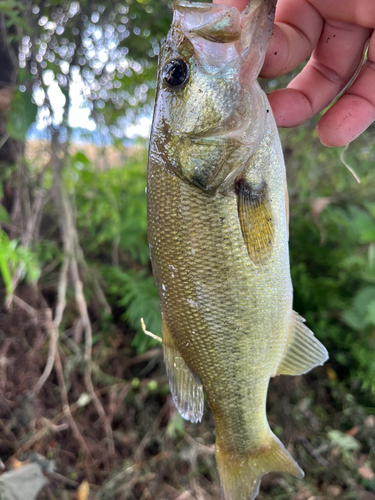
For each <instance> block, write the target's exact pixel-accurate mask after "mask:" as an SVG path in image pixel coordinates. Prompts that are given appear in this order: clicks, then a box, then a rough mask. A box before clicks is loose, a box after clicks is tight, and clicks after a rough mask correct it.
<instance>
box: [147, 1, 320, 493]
mask: <svg viewBox="0 0 375 500" xmlns="http://www.w3.org/2000/svg"><path fill="white" fill-rule="evenodd" d="M275 8H276V0H251V1H250V3H249V4H248V6H247V7H246V8H245V9H244V10H243V11H242V12H239V11H238V10H237V9H236V8H234V7H229V6H224V5H213V4H207V3H198V2H190V1H187V0H177V1H175V3H174V8H173V21H172V24H171V28H170V30H169V32H168V34H167V36H166V38H165V39H164V40H163V42H162V44H161V49H160V54H159V61H158V75H157V85H156V100H155V107H154V116H153V123H152V129H151V137H150V144H149V159H148V180H147V217H148V238H149V248H150V258H151V262H152V267H153V273H154V277H155V281H156V284H157V287H158V291H159V296H160V302H161V316H162V338H163V351H164V361H165V365H166V371H167V375H168V379H169V385H170V389H171V393H172V397H173V401H174V403H175V405H176V407H177V409H178V410H179V412H180V413H181V415H182V416H183V417H184V418H185V419H187V420H189V421H191V422H194V423H196V422H199V421H200V420H201V419H202V415H203V410H204V394H205V395H206V398H207V401H208V405H209V408H210V410H211V412H212V415H213V418H214V423H215V429H216V461H217V466H218V471H219V476H220V484H221V491H222V496H223V498H224V499H225V500H252V499H254V498H255V497H256V496H257V494H258V491H259V486H260V479H261V477H262V476H263V475H264V474H266V473H268V472H271V471H273V472H287V473H290V474H292V475H294V476H296V477H297V478H302V477H303V471H302V469H301V468H300V467H299V465H298V464H297V463H296V462H295V461H294V459H293V458H292V457H291V455H290V454H289V452H288V451H287V450H286V448H285V447H284V445H283V444H282V443H281V441H280V440H279V439H278V438H277V437H276V436H275V435H274V434H273V432H272V430H271V428H270V426H269V424H268V421H267V415H266V397H267V391H268V385H269V381H270V379H271V377H274V376H276V375H300V374H303V373H306V372H308V371H309V370H310V369H312V368H313V367H315V366H318V365H322V364H323V363H324V362H325V361H326V360H327V358H328V354H327V350H326V349H325V347H324V346H323V345H322V344H321V343H320V342H319V340H318V339H317V338H316V337H315V336H314V334H313V333H312V332H311V330H310V329H309V328H308V327H307V326H306V325H305V321H304V319H303V318H302V317H301V316H299V314H297V313H296V312H294V311H293V307H292V302H293V289H292V283H291V276H290V267H289V253H288V252H289V250H288V224H289V222H288V191H287V183H286V172H285V164H284V159H283V153H282V148H281V145H280V139H279V134H278V131H277V127H276V124H275V120H274V117H273V115H272V110H271V107H270V105H269V103H268V100H267V97H266V95H265V93H264V92H263V91H262V90H261V88H260V86H259V84H258V82H257V77H258V75H259V72H260V70H261V67H262V65H263V61H264V58H265V54H266V50H267V46H268V42H269V39H270V36H271V32H272V28H273V22H274V15H275Z"/></svg>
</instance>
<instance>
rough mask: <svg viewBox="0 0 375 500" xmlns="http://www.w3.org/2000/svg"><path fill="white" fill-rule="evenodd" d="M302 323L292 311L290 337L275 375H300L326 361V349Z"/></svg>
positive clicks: (300, 318)
mask: <svg viewBox="0 0 375 500" xmlns="http://www.w3.org/2000/svg"><path fill="white" fill-rule="evenodd" d="M304 321H305V320H304V319H303V318H302V317H301V316H300V315H299V314H297V313H296V312H294V311H293V317H292V325H291V328H292V331H291V336H290V339H289V343H288V345H287V348H286V351H285V353H284V356H283V357H282V359H281V362H280V364H279V366H278V368H277V372H276V374H277V375H302V374H303V373H306V372H308V371H310V370H311V369H312V368H314V367H315V366H319V365H322V364H324V363H325V362H326V361H327V359H328V352H327V349H326V348H325V347H324V345H323V344H322V343H321V342H319V340H318V339H317V338H316V337H314V334H313V332H312V331H311V330H310V329H309V328H307V326H306V325H305V324H304Z"/></svg>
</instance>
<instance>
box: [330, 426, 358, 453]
mask: <svg viewBox="0 0 375 500" xmlns="http://www.w3.org/2000/svg"><path fill="white" fill-rule="evenodd" d="M328 437H329V439H330V440H331V442H332V445H333V446H337V447H338V448H339V449H340V451H341V452H344V453H345V452H352V451H356V450H358V449H359V448H360V447H361V445H360V443H359V442H358V441H357V440H356V439H355V438H354V437H353V436H350V435H348V434H344V433H343V432H341V431H336V430H332V431H329V432H328Z"/></svg>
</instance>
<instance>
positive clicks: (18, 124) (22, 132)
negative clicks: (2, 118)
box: [7, 90, 38, 141]
mask: <svg viewBox="0 0 375 500" xmlns="http://www.w3.org/2000/svg"><path fill="white" fill-rule="evenodd" d="M37 112H38V106H37V105H36V104H35V103H33V102H32V100H31V94H30V93H29V92H21V91H19V90H18V91H16V92H15V93H14V96H13V101H12V109H11V110H10V111H9V113H8V123H7V130H8V133H9V135H10V136H11V137H12V138H13V139H16V140H17V141H25V140H26V134H27V131H28V130H29V128H30V126H31V125H32V124H33V123H34V122H35V120H36V115H37Z"/></svg>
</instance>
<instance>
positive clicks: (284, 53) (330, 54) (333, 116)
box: [214, 0, 375, 147]
mask: <svg viewBox="0 0 375 500" xmlns="http://www.w3.org/2000/svg"><path fill="white" fill-rule="evenodd" d="M214 3H225V4H226V5H231V6H235V7H237V8H238V9H239V10H240V11H242V10H243V9H244V8H245V7H246V5H247V3H248V2H247V0H214ZM374 29H375V1H374V0H278V3H277V8H276V19H275V26H274V30H273V34H272V37H271V41H270V45H269V48H268V52H267V55H266V59H265V62H264V66H263V69H262V72H261V74H260V76H261V77H263V78H275V77H277V76H280V75H283V74H285V73H287V72H289V71H291V70H293V69H294V68H295V67H297V66H298V65H299V64H300V63H302V62H303V61H304V60H305V59H306V58H307V57H309V56H310V54H311V58H310V60H309V62H308V63H307V65H306V66H305V67H304V69H303V70H302V71H301V73H299V74H298V75H297V76H296V77H295V78H294V79H293V80H292V81H291V82H290V83H289V85H288V87H287V88H286V89H282V90H277V91H275V92H272V93H271V94H269V96H268V98H269V101H270V103H271V106H272V110H273V113H274V116H275V119H276V123H277V125H278V126H279V127H294V126H296V125H301V124H302V123H304V122H306V121H307V120H309V119H310V118H311V117H312V116H314V115H315V114H317V113H319V112H320V111H322V110H323V109H324V108H325V107H326V106H328V104H330V103H331V102H332V101H333V100H334V99H335V97H336V96H337V95H338V94H339V93H340V92H341V91H342V89H343V88H344V87H345V86H346V84H347V83H348V82H349V81H350V79H351V78H352V76H353V75H354V73H355V71H356V69H357V68H358V65H359V64H360V62H361V59H362V55H363V51H364V47H365V45H366V42H367V40H368V39H369V38H370V37H371V39H370V43H369V49H368V55H367V61H366V62H365V64H364V65H363V67H362V69H361V71H360V73H359V75H358V76H357V78H356V79H355V82H354V83H353V85H352V86H351V87H350V88H349V89H348V90H347V91H346V92H345V93H344V94H343V95H342V97H341V98H340V99H339V100H338V101H337V102H336V103H335V104H334V105H333V106H332V107H331V108H330V109H329V110H328V111H327V113H325V114H324V116H323V117H322V118H321V119H320V121H319V123H318V127H317V131H318V135H319V138H320V140H321V142H322V143H323V144H325V145H327V146H336V147H337V146H343V145H346V144H348V143H349V142H351V141H353V140H354V139H355V138H356V137H358V136H359V135H360V134H361V133H362V132H363V131H364V130H365V129H366V128H367V127H368V126H369V125H370V124H371V123H372V122H373V121H374V120H375V31H374Z"/></svg>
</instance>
